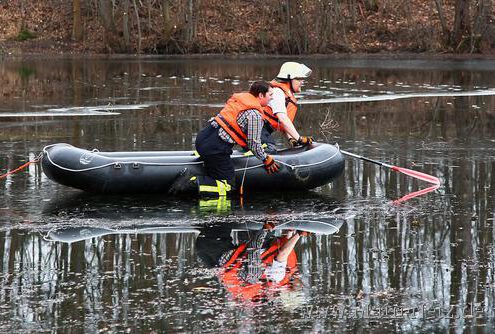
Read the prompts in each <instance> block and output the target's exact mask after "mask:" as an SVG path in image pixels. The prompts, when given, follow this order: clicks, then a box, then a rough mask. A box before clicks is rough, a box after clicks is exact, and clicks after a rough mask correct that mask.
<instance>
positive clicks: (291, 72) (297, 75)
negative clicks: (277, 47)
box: [277, 61, 312, 80]
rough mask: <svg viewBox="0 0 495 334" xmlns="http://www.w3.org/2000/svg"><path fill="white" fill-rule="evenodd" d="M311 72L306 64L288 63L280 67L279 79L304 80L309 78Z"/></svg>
mask: <svg viewBox="0 0 495 334" xmlns="http://www.w3.org/2000/svg"><path fill="white" fill-rule="evenodd" d="M311 72H312V71H311V69H310V68H309V67H307V66H306V65H304V64H300V63H296V62H293V61H288V62H286V63H283V64H282V66H281V67H280V72H278V74H277V78H278V79H282V80H292V79H304V78H307V77H309V76H310V75H311Z"/></svg>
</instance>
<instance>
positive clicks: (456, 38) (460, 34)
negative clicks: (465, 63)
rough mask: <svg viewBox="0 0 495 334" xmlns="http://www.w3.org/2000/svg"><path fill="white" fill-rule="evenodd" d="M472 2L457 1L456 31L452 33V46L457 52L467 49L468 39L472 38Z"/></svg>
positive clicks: (465, 0)
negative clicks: (470, 10)
mask: <svg viewBox="0 0 495 334" xmlns="http://www.w3.org/2000/svg"><path fill="white" fill-rule="evenodd" d="M469 2H470V0H456V2H455V18H454V29H453V31H452V43H453V44H452V46H453V47H454V51H455V52H462V51H464V50H466V49H467V45H466V43H467V39H468V38H469V37H471V24H470V22H469V18H470V15H469Z"/></svg>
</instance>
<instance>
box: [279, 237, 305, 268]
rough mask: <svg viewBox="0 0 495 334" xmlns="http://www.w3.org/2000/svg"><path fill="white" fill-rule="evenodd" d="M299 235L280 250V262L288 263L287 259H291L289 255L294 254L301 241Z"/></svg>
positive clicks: (291, 238) (290, 239)
mask: <svg viewBox="0 0 495 334" xmlns="http://www.w3.org/2000/svg"><path fill="white" fill-rule="evenodd" d="M299 238H300V236H299V233H294V234H293V235H292V236H291V237H290V238H289V240H287V242H286V243H285V244H284V245H283V246H282V248H280V250H279V252H278V254H277V257H276V260H277V261H278V262H285V261H287V258H288V257H289V254H290V253H291V252H292V250H293V249H294V247H295V246H296V244H297V242H298V241H299Z"/></svg>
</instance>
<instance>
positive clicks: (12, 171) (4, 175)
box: [0, 158, 40, 180]
mask: <svg viewBox="0 0 495 334" xmlns="http://www.w3.org/2000/svg"><path fill="white" fill-rule="evenodd" d="M39 161H40V159H39V158H36V159H35V160H33V161H28V162H26V163H25V164H24V165H21V166H19V167H17V168H16V169H13V170H10V171H8V172H7V173H5V174H3V175H0V180H1V179H4V178H6V177H7V176H9V175H11V174H14V173H17V172H18V171H21V170H23V169H24V168H26V167H27V166H29V165H30V164H35V163H38V162H39Z"/></svg>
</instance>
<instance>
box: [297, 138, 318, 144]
mask: <svg viewBox="0 0 495 334" xmlns="http://www.w3.org/2000/svg"><path fill="white" fill-rule="evenodd" d="M313 141H314V139H313V137H306V136H299V139H298V140H297V143H298V144H299V145H302V146H309V145H311V144H313Z"/></svg>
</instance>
